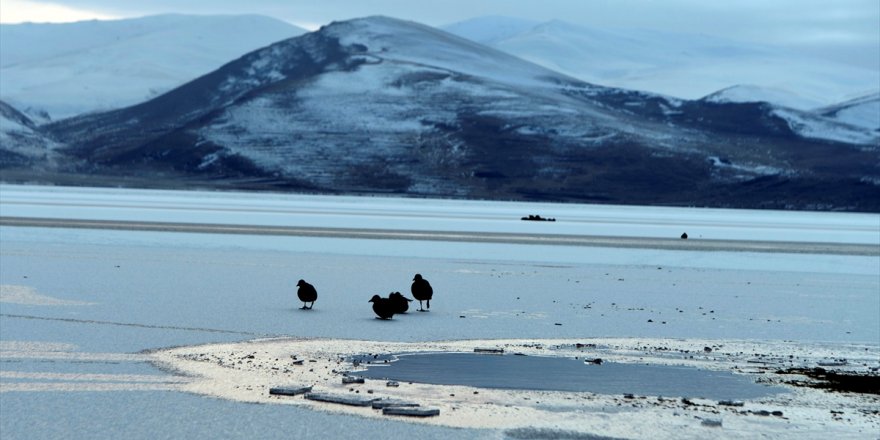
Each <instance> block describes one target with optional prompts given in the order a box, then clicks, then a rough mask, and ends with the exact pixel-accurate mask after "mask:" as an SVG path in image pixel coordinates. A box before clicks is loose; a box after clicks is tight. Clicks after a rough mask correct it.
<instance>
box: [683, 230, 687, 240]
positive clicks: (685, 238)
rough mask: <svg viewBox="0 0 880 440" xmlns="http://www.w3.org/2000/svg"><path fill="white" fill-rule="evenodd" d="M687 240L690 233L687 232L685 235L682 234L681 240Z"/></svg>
mask: <svg viewBox="0 0 880 440" xmlns="http://www.w3.org/2000/svg"><path fill="white" fill-rule="evenodd" d="M687 238H688V233H687V232H684V233H682V234H681V239H682V240H687Z"/></svg>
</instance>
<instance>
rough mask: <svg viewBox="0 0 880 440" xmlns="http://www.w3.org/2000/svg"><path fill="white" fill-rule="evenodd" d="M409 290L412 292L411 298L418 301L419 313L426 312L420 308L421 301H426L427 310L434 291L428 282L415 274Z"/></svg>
mask: <svg viewBox="0 0 880 440" xmlns="http://www.w3.org/2000/svg"><path fill="white" fill-rule="evenodd" d="M409 290H410V292H412V296H413V298H415V299H417V300H418V301H419V311H420V312H426V311H427V310H425V309H423V308H422V301H427V302H428V308H429V309H430V308H431V297H433V296H434V289H432V288H431V283H429V282H428V280H426V279H424V278H422V276H421V275H420V274H416V276H415V277H414V278H413V283H412V286H411V287H410V289H409Z"/></svg>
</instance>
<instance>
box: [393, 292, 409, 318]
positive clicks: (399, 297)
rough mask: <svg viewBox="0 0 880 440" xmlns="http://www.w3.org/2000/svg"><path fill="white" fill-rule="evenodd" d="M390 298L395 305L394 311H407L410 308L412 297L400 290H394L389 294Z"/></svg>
mask: <svg viewBox="0 0 880 440" xmlns="http://www.w3.org/2000/svg"><path fill="white" fill-rule="evenodd" d="M388 299H389V300H391V304H393V305H394V313H406V311H407V310H409V303H410V302H412V300H411V299H409V298H407V297H405V296H403V294H401V293H400V292H392V293H391V294H390V295H388Z"/></svg>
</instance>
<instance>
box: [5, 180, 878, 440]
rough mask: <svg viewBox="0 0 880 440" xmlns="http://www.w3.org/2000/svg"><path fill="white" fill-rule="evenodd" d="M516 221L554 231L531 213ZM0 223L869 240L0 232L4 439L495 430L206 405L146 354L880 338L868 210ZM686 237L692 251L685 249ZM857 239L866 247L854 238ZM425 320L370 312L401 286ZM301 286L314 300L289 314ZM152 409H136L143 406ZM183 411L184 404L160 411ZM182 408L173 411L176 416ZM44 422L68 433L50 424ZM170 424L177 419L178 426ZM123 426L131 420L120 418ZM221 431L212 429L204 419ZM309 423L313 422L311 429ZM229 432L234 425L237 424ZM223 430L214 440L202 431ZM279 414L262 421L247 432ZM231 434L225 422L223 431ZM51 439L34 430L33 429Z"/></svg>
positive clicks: (81, 202)
mask: <svg viewBox="0 0 880 440" xmlns="http://www.w3.org/2000/svg"><path fill="white" fill-rule="evenodd" d="M528 214H540V215H542V216H545V217H555V218H556V219H557V221H556V222H553V223H537V222H523V221H520V220H519V218H520V217H522V216H524V215H528ZM0 217H3V218H4V219H7V218H38V219H55V220H66V219H78V220H105V221H122V222H144V221H148V222H159V223H162V222H174V223H192V224H220V225H252V226H285V227H309V228H350V229H353V230H355V229H371V230H386V231H389V232H394V231H400V230H406V231H412V230H421V231H431V232H437V231H440V232H467V233H471V234H472V235H470V237H478V236H479V234H480V233H498V232H502V233H509V234H520V235H524V236H530V235H542V236H543V235H554V234H557V235H571V236H607V237H645V238H661V239H665V238H676V237H678V236H679V235H680V234H681V233H682V232H687V233H688V234H689V236H690V237H691V238H690V239H689V240H696V241H699V240H729V241H732V242H735V241H738V240H750V241H767V242H779V243H827V244H834V245H836V244H841V245H856V246H868V248H871V247H873V246H877V249H878V252H877V253H873V254H872V253H871V252H868V253H867V254H865V253H864V252H861V253H858V254H846V253H845V252H843V253H835V254H822V253H818V254H817V253H810V252H806V253H805V252H796V253H788V252H779V251H766V252H765V251H756V252H743V251H740V252H730V251H705V250H670V249H664V248H649V249H638V248H632V247H630V248H616V247H609V246H607V245H603V246H596V247H592V246H588V245H583V244H581V245H576V246H575V245H570V246H569V245H565V244H564V243H559V242H554V244H522V243H517V242H504V241H503V240H502V241H499V242H492V243H486V242H481V241H479V240H477V239H475V238H468V239H464V240H460V241H444V240H430V241H428V240H417V239H408V240H404V239H369V238H347V237H344V236H332V235H331V236H320V237H316V236H297V235H266V234H263V235H249V234H246V233H236V234H228V233H224V234H211V233H200V232H185V233H184V232H164V231H143V230H111V229H82V228H76V229H74V228H64V227H51V228H43V227H28V226H0V244H2V246H0V258H2V264H0V285H2V289H3V290H2V292H0V301H2V302H0V307H2V310H0V354H2V356H0V408H2V410H0V411H2V413H0V432H3V437H4V439H5V438H33V437H41V436H42V437H71V438H80V437H82V436H83V433H84V432H88V433H89V434H88V435H89V436H92V437H93V438H118V437H119V436H120V432H121V431H122V430H123V429H129V430H128V431H126V432H125V435H126V436H129V437H141V438H145V437H177V436H179V435H180V434H181V433H192V432H199V433H201V434H203V435H210V436H212V437H226V438H240V437H241V436H242V435H243V434H244V433H247V434H248V435H254V436H266V437H278V436H281V433H282V432H283V433H284V436H292V437H297V438H319V437H321V438H324V437H331V438H332V437H339V436H344V435H345V433H346V432H351V431H350V429H357V430H358V432H361V433H364V434H365V435H413V436H417V437H418V438H475V437H485V438H498V437H499V433H498V432H496V431H493V430H488V431H481V430H460V429H447V428H441V427H430V426H422V425H412V424H408V423H403V422H399V421H391V420H388V421H383V420H372V419H360V418H356V417H354V418H352V417H350V416H339V415H331V414H323V413H316V412H313V411H310V410H307V409H301V408H290V407H280V408H266V407H265V406H263V405H248V404H242V403H234V402H226V401H217V400H213V399H208V398H203V397H197V396H191V395H188V394H182V393H179V392H177V391H173V390H174V388H175V383H174V381H175V380H176V379H175V378H176V377H175V376H172V375H169V374H166V373H164V372H162V371H159V370H156V369H155V368H153V367H151V366H150V365H149V364H147V363H146V362H145V360H144V356H143V355H142V354H140V353H141V352H142V351H144V350H153V349H159V348H164V347H170V346H179V345H192V344H206V343H215V342H224V341H244V340H250V339H255V338H260V337H274V336H292V337H318V338H341V339H368V340H376V341H401V342H419V341H440V340H460V339H492V338H591V337H626V338H638V337H644V338H705V339H718V340H723V339H745V340H790V341H803V342H805V343H806V342H835V343H868V344H873V345H877V343H878V337H880V313H878V310H880V255H878V254H880V216H878V215H874V214H842V213H841V214H837V213H796V212H764V211H727V210H701V209H673V208H638V207H615V206H588V205H556V204H524V203H490V202H465V201H450V200H440V201H437V200H411V199H393V198H378V197H369V198H357V197H317V196H287V195H278V194H270V195H265V194H242V193H200V192H165V191H135V190H112V189H88V188H43V187H28V186H8V185H3V186H0ZM696 241H695V242H696ZM860 249H864V248H860ZM414 273H421V274H423V275H424V276H425V278H427V279H428V280H430V282H431V283H432V285H433V286H434V290H435V300H433V301H432V303H431V306H432V307H431V312H430V313H423V314H417V315H416V314H408V315H402V316H396V317H395V318H394V319H393V320H392V321H390V322H382V321H378V320H376V319H374V317H373V314H372V311H371V309H370V305H369V304H368V303H367V300H368V299H369V298H370V297H371V296H372V295H374V294H380V295H387V294H388V293H389V292H391V291H401V292H404V293H407V294H408V287H409V283H410V280H411V279H412V276H413V274H414ZM300 278H303V279H306V280H308V281H309V282H311V283H312V284H314V285H315V286H316V287H317V289H318V292H319V297H318V301H317V302H316V303H315V308H314V310H312V311H309V312H304V311H301V310H298V307H299V306H300V305H301V303H299V301H298V300H297V299H296V295H295V284H296V281H297V280H298V279H300ZM146 401H149V402H151V403H150V404H146V403H145V402H146ZM181 406H182V407H183V408H184V409H183V410H182V412H181V411H179V410H175V411H169V408H178V407H181ZM172 412H173V413H175V414H178V415H173V414H172ZM56 414H61V415H63V417H61V418H60V419H61V420H63V423H64V426H65V427H66V429H63V430H62V429H59V426H58V425H57V424H51V425H48V424H46V423H45V421H46V420H52V419H53V417H54V416H55V415H56ZM179 414H186V417H181V416H179ZM129 419H130V420H132V423H131V424H130V425H126V426H127V428H123V427H121V426H120V422H119V420H129ZM221 419H222V420H223V422H218V420H221ZM303 421H308V423H304V422H303ZM238 423H241V425H239V424H238ZM208 426H217V427H218V429H219V430H218V431H215V430H214V429H209V428H206V427H208ZM255 426H267V427H268V426H271V428H267V430H266V431H250V430H253V429H254V427H255ZM223 427H226V428H223ZM40 434H43V435H40Z"/></svg>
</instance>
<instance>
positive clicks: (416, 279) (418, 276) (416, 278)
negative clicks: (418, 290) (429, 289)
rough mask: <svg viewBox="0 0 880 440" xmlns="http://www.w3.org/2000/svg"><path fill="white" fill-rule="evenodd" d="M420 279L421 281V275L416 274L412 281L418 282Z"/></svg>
mask: <svg viewBox="0 0 880 440" xmlns="http://www.w3.org/2000/svg"><path fill="white" fill-rule="evenodd" d="M420 279H422V275H421V274H418V273H417V274H416V276H414V277H413V281H418V280H420Z"/></svg>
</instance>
